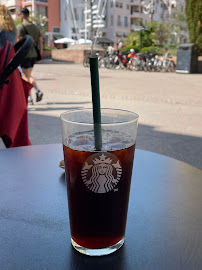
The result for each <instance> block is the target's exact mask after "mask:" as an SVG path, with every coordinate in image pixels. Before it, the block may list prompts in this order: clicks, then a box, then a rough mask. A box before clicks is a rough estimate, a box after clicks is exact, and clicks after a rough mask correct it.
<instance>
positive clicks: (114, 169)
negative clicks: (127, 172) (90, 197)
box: [81, 152, 122, 193]
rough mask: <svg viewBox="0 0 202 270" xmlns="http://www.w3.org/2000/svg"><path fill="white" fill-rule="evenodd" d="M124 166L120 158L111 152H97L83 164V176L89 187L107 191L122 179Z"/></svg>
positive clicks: (97, 191) (94, 190) (92, 189)
mask: <svg viewBox="0 0 202 270" xmlns="http://www.w3.org/2000/svg"><path fill="white" fill-rule="evenodd" d="M121 175H122V168H121V165H120V161H119V159H118V158H117V157H116V156H115V155H113V154H111V153H107V152H106V153H96V154H94V155H91V156H90V157H89V158H88V159H87V160H86V161H85V162H84V164H83V168H82V170H81V177H82V180H83V183H84V184H85V185H86V187H87V188H88V189H90V190H91V191H92V192H95V193H107V192H109V191H110V190H112V189H114V188H115V187H116V185H117V184H118V182H119V181H120V178H121Z"/></svg>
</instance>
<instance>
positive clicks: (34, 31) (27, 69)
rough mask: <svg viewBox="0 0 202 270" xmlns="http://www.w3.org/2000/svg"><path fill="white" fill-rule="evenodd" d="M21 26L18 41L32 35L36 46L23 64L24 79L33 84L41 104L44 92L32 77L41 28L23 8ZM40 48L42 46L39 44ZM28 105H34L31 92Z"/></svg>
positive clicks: (31, 49)
mask: <svg viewBox="0 0 202 270" xmlns="http://www.w3.org/2000/svg"><path fill="white" fill-rule="evenodd" d="M20 19H21V22H22V23H21V24H19V25H18V26H17V40H19V39H20V38H22V37H24V36H25V35H27V34H28V35H30V36H32V38H33V39H34V45H33V46H31V48H30V49H29V52H28V53H27V55H26V57H25V58H24V60H23V63H22V64H21V68H22V73H23V79H24V80H25V81H27V82H29V83H31V84H33V86H34V88H35V91H36V102H39V101H41V100H42V98H43V92H42V91H41V90H39V88H38V86H37V84H36V81H35V79H34V78H33V77H32V75H31V73H32V70H33V67H34V64H35V63H36V61H37V57H38V53H37V50H36V46H37V45H38V44H39V41H40V39H41V35H40V30H39V28H38V27H37V26H36V25H35V24H33V23H32V22H31V20H30V18H29V10H28V9H27V8H22V9H21V12H20ZM39 46H40V44H39ZM28 104H32V105H33V104H34V102H33V99H32V96H31V91H30V93H29V97H28Z"/></svg>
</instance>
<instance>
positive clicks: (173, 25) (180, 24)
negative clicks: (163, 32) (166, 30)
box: [168, 3, 189, 44]
mask: <svg viewBox="0 0 202 270" xmlns="http://www.w3.org/2000/svg"><path fill="white" fill-rule="evenodd" d="M168 23H169V25H170V37H171V39H172V41H173V42H174V43H178V44H179V43H185V42H188V40H189V35H188V27H187V16H186V12H185V10H184V5H182V4H181V3H178V4H177V6H176V8H175V9H173V11H172V14H171V15H170V17H169V18H168Z"/></svg>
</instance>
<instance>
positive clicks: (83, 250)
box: [71, 238, 124, 256]
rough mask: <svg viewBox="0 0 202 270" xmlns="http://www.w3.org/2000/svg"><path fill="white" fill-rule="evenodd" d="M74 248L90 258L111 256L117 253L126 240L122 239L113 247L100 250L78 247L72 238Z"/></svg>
mask: <svg viewBox="0 0 202 270" xmlns="http://www.w3.org/2000/svg"><path fill="white" fill-rule="evenodd" d="M71 242H72V246H73V247H74V248H75V249H76V250H77V251H78V252H80V253H82V254H85V255H88V256H104V255H109V254H111V253H113V252H115V251H117V250H118V249H119V248H120V247H121V246H122V245H123V244H124V238H122V239H121V240H120V241H119V242H118V243H116V244H115V245H113V246H110V247H107V248H100V249H91V248H85V247H82V246H80V245H78V244H77V243H76V242H75V241H74V240H73V239H72V238H71Z"/></svg>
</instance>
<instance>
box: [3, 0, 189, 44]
mask: <svg viewBox="0 0 202 270" xmlns="http://www.w3.org/2000/svg"><path fill="white" fill-rule="evenodd" d="M90 2H91V1H90V0H0V3H1V4H5V5H6V6H7V7H8V8H9V9H10V11H11V13H12V15H13V17H14V18H15V17H16V16H17V15H16V14H18V13H19V11H20V7H27V8H28V9H29V10H30V11H31V13H32V15H36V14H38V15H39V18H40V20H41V19H42V18H44V17H45V18H47V20H46V26H47V33H46V38H47V43H48V45H50V46H53V44H54V43H53V42H54V40H55V39H58V38H61V37H62V36H65V37H69V38H73V39H79V38H87V39H90V38H91V26H89V21H90V20H91V19H90V13H89V10H90ZM178 4H181V5H182V6H184V10H185V0H144V1H142V0H95V1H94V3H93V6H94V7H95V9H94V11H95V13H94V14H93V16H95V18H96V19H100V17H99V18H98V15H100V16H101V17H102V18H101V19H102V22H103V23H102V24H103V25H102V27H100V28H99V29H98V31H97V34H99V36H101V35H102V37H106V38H108V39H109V40H111V41H112V42H117V41H118V39H124V38H125V37H126V36H127V35H128V34H129V33H130V32H131V31H136V29H137V26H138V25H144V24H145V23H147V22H148V21H151V20H155V21H158V22H166V20H167V18H168V17H169V16H170V14H172V11H173V10H174V9H175V8H176V6H177V5H178ZM151 5H152V7H151ZM151 10H152V13H151ZM96 11H97V12H98V13H96Z"/></svg>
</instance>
